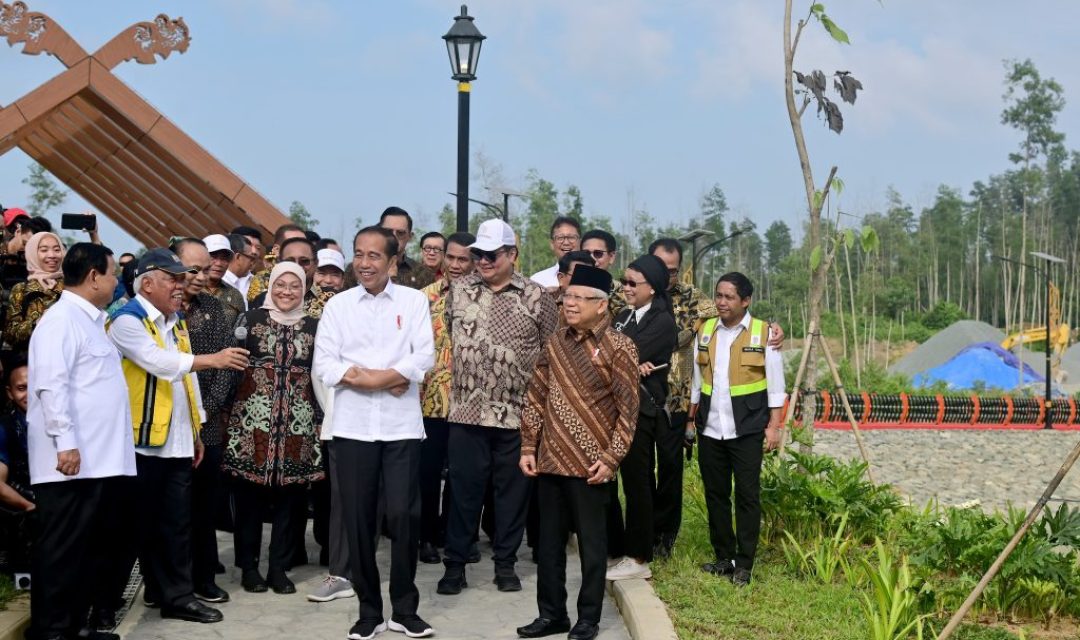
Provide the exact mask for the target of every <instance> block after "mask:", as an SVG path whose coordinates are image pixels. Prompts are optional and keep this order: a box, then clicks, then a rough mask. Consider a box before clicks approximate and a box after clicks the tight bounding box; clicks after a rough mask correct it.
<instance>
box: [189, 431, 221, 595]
mask: <svg viewBox="0 0 1080 640" xmlns="http://www.w3.org/2000/svg"><path fill="white" fill-rule="evenodd" d="M224 455H225V447H224V445H206V448H205V453H204V455H203V459H202V462H200V463H199V466H198V467H196V468H195V471H194V472H193V475H192V485H191V486H192V496H193V501H194V504H193V507H192V511H191V553H192V557H191V577H192V581H193V582H194V584H195V585H197V586H202V585H206V584H210V583H212V582H214V579H215V578H214V576H215V574H216V572H217V565H218V546H217V527H216V526H215V520H216V516H217V512H216V509H217V504H218V500H219V497H218V496H219V492H220V490H221V459H222V458H223V457H224Z"/></svg>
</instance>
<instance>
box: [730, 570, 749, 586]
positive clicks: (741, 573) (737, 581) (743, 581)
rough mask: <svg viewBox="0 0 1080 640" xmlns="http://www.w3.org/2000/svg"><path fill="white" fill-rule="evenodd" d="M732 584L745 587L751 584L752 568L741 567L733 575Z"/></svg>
mask: <svg viewBox="0 0 1080 640" xmlns="http://www.w3.org/2000/svg"><path fill="white" fill-rule="evenodd" d="M731 584H733V585H735V586H736V587H745V586H747V585H748V584H750V570H749V569H743V568H742V567H739V568H738V569H736V570H735V573H734V574H732V576H731Z"/></svg>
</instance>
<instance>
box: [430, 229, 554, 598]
mask: <svg viewBox="0 0 1080 640" xmlns="http://www.w3.org/2000/svg"><path fill="white" fill-rule="evenodd" d="M470 249H471V251H472V256H473V262H474V263H475V264H476V272H475V273H473V274H472V275H468V276H462V277H461V278H459V279H458V280H456V281H455V282H454V283H453V284H452V285H451V288H450V293H449V298H448V299H447V304H446V314H447V319H448V322H449V323H450V341H451V343H452V344H453V354H454V358H453V360H454V369H453V376H452V382H451V385H450V414H449V417H448V422H449V423H450V427H449V429H450V436H449V460H450V484H451V485H452V486H453V497H452V500H451V504H450V518H449V522H448V523H447V531H446V560H445V561H444V564H445V565H446V573H445V575H444V576H443V578H442V579H441V580H439V584H438V589H437V590H438V593H440V594H444V595H454V594H458V593H461V590H462V589H463V588H465V587H466V586H468V585H467V582H466V580H465V563H466V561H467V559H468V557H469V550H470V547H471V546H472V540H473V535H474V534H475V533H476V525H477V523H478V522H479V521H480V511H481V508H482V507H483V505H484V493H485V490H486V488H487V485H488V482H489V481H491V482H492V484H493V486H494V495H495V500H494V502H495V509H494V515H495V517H494V520H495V536H494V540H493V547H494V554H493V555H494V561H495V584H496V586H497V587H498V589H499V590H500V591H520V590H521V580H520V579H519V578H518V576H517V573H516V571H515V565H516V563H517V551H518V547H519V546H520V545H521V538H522V535H523V534H524V532H525V516H526V513H527V511H528V506H529V491H530V480H529V479H528V478H526V477H525V476H523V475H522V474H521V473H520V471H518V469H517V466H518V460H519V458H520V455H521V433H520V431H519V427H520V424H521V409H522V407H523V406H524V404H525V392H526V390H527V389H528V386H529V379H530V378H531V376H532V367H533V364H534V363H535V362H536V358H537V357H539V355H540V351H541V350H542V349H543V347H544V341H545V340H547V337H548V336H549V335H551V332H552V331H554V330H555V326H556V325H557V324H558V310H557V308H556V306H555V299H554V298H553V297H552V296H551V295H549V294H548V293H547V292H546V291H545V290H544V288H543V287H541V286H540V285H539V284H537V283H536V282H533V281H532V280H526V279H525V277H524V276H522V275H521V274H520V273H518V272H517V271H516V270H515V268H514V261H515V260H516V258H517V254H518V248H517V240H516V238H515V236H514V230H513V229H511V228H510V225H508V224H506V223H505V222H503V221H502V220H488V221H486V222H484V223H483V224H481V225H480V228H479V230H478V231H477V234H476V242H475V243H473V244H472V246H471V247H470Z"/></svg>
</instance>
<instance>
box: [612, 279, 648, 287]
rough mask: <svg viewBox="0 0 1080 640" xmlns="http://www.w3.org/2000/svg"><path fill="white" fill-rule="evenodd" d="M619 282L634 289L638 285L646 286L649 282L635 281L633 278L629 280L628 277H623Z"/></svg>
mask: <svg viewBox="0 0 1080 640" xmlns="http://www.w3.org/2000/svg"><path fill="white" fill-rule="evenodd" d="M619 282H621V283H622V286H624V287H627V288H630V289H634V288H636V287H643V286H645V285H646V284H647V283H646V282H644V281H642V282H634V281H633V280H627V279H626V278H623V279H622V280H620V281H619Z"/></svg>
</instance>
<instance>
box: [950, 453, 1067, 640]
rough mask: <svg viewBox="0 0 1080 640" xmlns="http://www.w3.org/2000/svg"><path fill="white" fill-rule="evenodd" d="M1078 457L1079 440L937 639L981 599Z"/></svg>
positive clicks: (956, 625)
mask: <svg viewBox="0 0 1080 640" xmlns="http://www.w3.org/2000/svg"><path fill="white" fill-rule="evenodd" d="M1077 458H1080V442H1077V443H1076V445H1075V446H1074V447H1073V449H1072V451H1070V452H1069V456H1068V457H1067V458H1065V462H1063V463H1062V464H1061V468H1060V469H1058V472H1057V473H1056V474H1055V475H1054V477H1053V479H1051V480H1050V484H1049V485H1047V487H1046V491H1043V494H1042V496H1041V497H1040V498H1039V501H1038V502H1036V503H1035V506H1034V507H1032V508H1031V511H1029V512H1028V515H1027V518H1026V519H1025V520H1024V524H1022V525H1021V526H1020V529H1019V530H1018V531H1017V532H1016V535H1014V536H1013V537H1012V540H1009V544H1007V545H1005V548H1004V549H1002V551H1001V554H1000V555H999V556H998V557H997V560H994V564H992V565H990V568H989V569H987V571H986V575H984V576H983V577H982V580H979V584H977V585H975V589H974V590H972V592H971V594H970V595H968V597H967V600H964V604H962V605H960V608H959V609H957V610H956V613H954V614H953V616H952V618H950V619H949V624H947V625H945V628H944V629H942V630H941V633H940V634H939V635H938V637H937V640H945V639H946V638H948V637H949V636H951V635H952V634H953V632H954V631H956V629H957V627H959V626H960V623H961V622H962V621H963V620H964V616H966V615H967V613H968V611H970V610H971V607H972V606H973V605H974V604H975V601H976V600H978V599H979V596H981V595H982V592H983V591H984V590H985V589H986V586H987V585H989V584H990V581H991V580H993V579H994V576H996V575H997V572H998V571H1000V570H1001V566H1002V565H1003V564H1005V561H1006V560H1008V559H1009V555H1010V554H1012V552H1013V550H1014V549H1016V545H1018V544H1020V540H1021V539H1022V538H1023V537H1024V534H1025V533H1027V530H1028V529H1030V528H1031V525H1032V524H1034V522H1035V519H1036V518H1038V517H1039V514H1040V513H1042V510H1043V507H1045V506H1046V503H1047V502H1049V501H1050V498H1051V497H1052V496H1053V495H1054V492H1055V491H1057V488H1058V485H1060V484H1061V481H1062V480H1064V479H1065V474H1067V473H1068V472H1069V469H1071V468H1072V466H1073V464H1074V463H1075V462H1076V459H1077Z"/></svg>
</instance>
